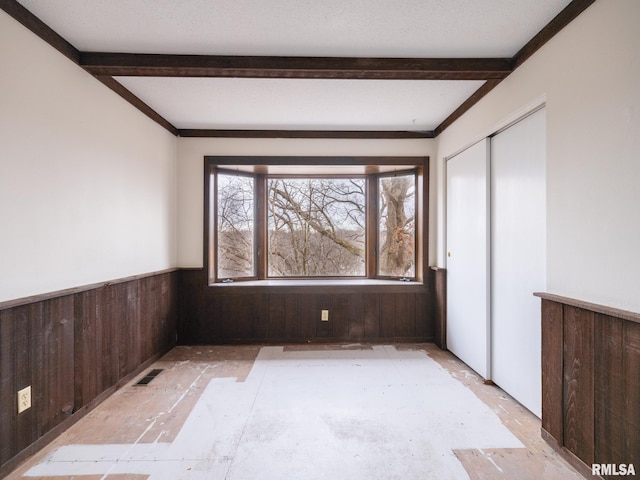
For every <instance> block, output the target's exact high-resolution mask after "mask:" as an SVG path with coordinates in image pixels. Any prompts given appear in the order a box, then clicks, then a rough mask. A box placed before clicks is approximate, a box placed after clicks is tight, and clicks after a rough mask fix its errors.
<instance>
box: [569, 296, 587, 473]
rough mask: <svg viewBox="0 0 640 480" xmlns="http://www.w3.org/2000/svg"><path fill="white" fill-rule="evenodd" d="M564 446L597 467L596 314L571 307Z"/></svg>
mask: <svg viewBox="0 0 640 480" xmlns="http://www.w3.org/2000/svg"><path fill="white" fill-rule="evenodd" d="M563 320H564V324H563V338H564V359H563V364H564V368H563V375H564V378H563V389H564V390H563V397H564V415H563V417H564V426H563V431H564V445H565V446H566V447H567V448H568V449H569V450H570V451H572V452H573V453H574V454H575V455H576V456H577V457H578V458H581V459H582V460H583V461H584V462H585V463H586V464H591V463H593V441H594V436H593V398H594V395H593V388H594V387H593V377H594V375H593V374H594V351H593V323H594V313H593V312H590V311H588V310H582V309H578V308H575V307H571V306H565V307H564V313H563Z"/></svg>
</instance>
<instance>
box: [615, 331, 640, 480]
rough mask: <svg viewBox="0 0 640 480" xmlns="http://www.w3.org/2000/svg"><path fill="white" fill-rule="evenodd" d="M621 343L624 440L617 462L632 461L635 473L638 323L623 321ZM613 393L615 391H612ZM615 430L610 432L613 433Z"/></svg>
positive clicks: (639, 439)
mask: <svg viewBox="0 0 640 480" xmlns="http://www.w3.org/2000/svg"><path fill="white" fill-rule="evenodd" d="M622 345H623V351H624V355H623V359H622V371H623V382H622V383H623V387H624V389H623V391H622V398H623V411H622V415H621V416H622V420H623V422H624V427H625V428H624V430H623V432H624V441H623V442H621V443H622V445H621V449H622V454H621V455H620V458H621V460H620V462H619V463H629V462H634V463H635V467H636V474H638V473H640V472H639V471H638V464H640V323H632V322H625V323H624V327H623V335H622ZM612 394H615V392H612ZM615 433H617V432H612V435H614V434H615Z"/></svg>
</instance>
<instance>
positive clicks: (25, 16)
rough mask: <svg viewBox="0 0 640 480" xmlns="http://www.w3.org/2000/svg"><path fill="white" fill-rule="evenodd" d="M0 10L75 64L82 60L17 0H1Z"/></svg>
mask: <svg viewBox="0 0 640 480" xmlns="http://www.w3.org/2000/svg"><path fill="white" fill-rule="evenodd" d="M0 9H1V10H4V11H5V12H6V13H7V14H9V15H10V16H11V17H13V19H14V20H16V21H18V22H20V23H21V24H22V25H23V26H25V27H27V28H28V29H29V30H31V32H33V33H34V34H35V35H37V36H38V37H40V38H41V39H42V40H44V41H45V42H47V43H48V44H49V45H51V46H52V47H53V48H55V49H56V50H58V51H59V52H60V53H62V54H63V55H64V56H65V57H67V58H69V59H71V60H72V61H73V62H75V63H78V61H79V59H80V52H79V51H78V50H76V48H75V47H74V46H73V45H71V44H70V43H69V42H67V41H66V40H65V39H64V38H62V37H61V36H60V35H58V34H57V33H56V32H55V31H54V30H53V29H52V28H51V27H49V25H47V24H46V23H44V22H43V21H42V20H40V19H39V18H38V17H36V16H35V15H34V14H33V13H31V12H30V11H29V10H27V9H26V8H24V7H23V6H22V5H20V4H19V3H18V2H16V0H0Z"/></svg>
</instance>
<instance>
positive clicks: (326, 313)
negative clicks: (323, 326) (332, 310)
mask: <svg viewBox="0 0 640 480" xmlns="http://www.w3.org/2000/svg"><path fill="white" fill-rule="evenodd" d="M320 320H322V321H323V322H328V321H329V310H322V312H321V313H320Z"/></svg>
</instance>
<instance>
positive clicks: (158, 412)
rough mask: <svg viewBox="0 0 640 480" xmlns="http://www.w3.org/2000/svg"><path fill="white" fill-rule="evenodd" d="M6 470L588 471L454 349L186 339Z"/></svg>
mask: <svg viewBox="0 0 640 480" xmlns="http://www.w3.org/2000/svg"><path fill="white" fill-rule="evenodd" d="M152 369H162V372H160V373H159V374H158V376H157V377H155V378H154V379H153V380H152V381H151V382H150V383H148V384H147V385H146V386H134V384H135V383H136V382H138V381H139V380H140V379H141V378H142V377H144V376H145V374H146V373H147V372H148V371H150V370H152ZM7 478H8V479H10V480H16V479H19V478H20V479H22V478H31V479H86V480H89V479H91V480H94V479H110V480H122V479H134V480H137V479H140V480H142V479H147V478H149V479H167V480H173V479H181V478H184V479H208V480H210V479H228V480H245V479H268V480H270V479H288V478H291V479H296V480H301V479H329V478H330V479H378V478H379V479H392V478H397V479H431V478H433V479H466V478H470V479H514V478H517V479H522V480H524V479H545V480H548V479H558V480H564V479H580V478H582V477H580V475H578V474H577V473H576V472H575V470H573V469H572V468H571V467H570V466H569V465H568V464H567V463H566V462H565V461H564V460H563V459H562V458H560V457H559V456H558V455H557V454H556V453H555V452H553V450H551V448H550V447H549V446H548V445H547V444H546V443H545V442H544V441H543V440H542V439H541V438H540V421H539V419H537V418H536V417H535V416H534V415H532V414H531V413H530V412H528V411H527V410H526V409H524V408H523V407H522V406H521V405H520V404H518V403H517V402H515V401H514V400H513V399H512V398H511V397H509V396H508V395H507V394H505V393H504V392H503V391H502V390H500V389H499V388H498V387H495V386H490V385H484V384H483V382H482V379H481V378H479V377H478V376H477V375H476V374H475V373H474V372H473V371H471V370H470V369H469V368H467V367H466V366H465V365H464V364H463V363H461V362H460V361H459V360H458V359H456V358H455V357H454V356H452V355H451V354H449V353H448V352H442V351H441V350H439V349H438V348H437V347H435V346H433V345H431V344H412V345H405V344H402V345H360V344H355V345H304V346H286V347H273V346H269V347H258V346H234V347H231V346H224V347H178V348H175V349H173V350H172V351H171V352H169V353H168V354H167V355H166V356H164V357H163V358H162V359H161V360H159V361H158V362H156V363H155V364H154V365H152V366H151V367H150V368H149V369H148V370H147V371H145V372H144V373H143V374H141V375H140V376H139V377H138V378H136V379H135V380H134V381H132V382H131V383H129V384H128V385H126V386H125V387H123V388H122V389H120V390H119V391H117V392H116V393H115V394H114V395H112V396H111V397H110V398H109V399H107V400H106V401H105V402H103V403H102V404H101V405H100V406H99V407H98V408H96V409H95V410H93V411H92V412H91V413H90V414H88V415H87V416H86V417H85V418H84V419H82V420H81V421H79V422H78V423H77V424H76V425H74V426H73V427H71V428H70V429H69V430H67V431H66V432H65V433H64V434H63V435H61V436H60V437H59V438H58V439H56V440H55V441H54V442H52V443H51V444H50V445H49V446H48V447H46V448H45V449H43V450H42V451H41V452H39V453H38V454H37V455H35V456H34V457H32V458H31V459H30V460H29V461H27V462H26V463H25V464H23V465H22V466H21V467H20V468H19V469H18V470H16V471H15V472H13V473H12V474H11V475H9V477H7Z"/></svg>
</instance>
